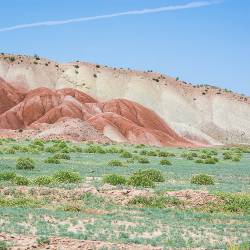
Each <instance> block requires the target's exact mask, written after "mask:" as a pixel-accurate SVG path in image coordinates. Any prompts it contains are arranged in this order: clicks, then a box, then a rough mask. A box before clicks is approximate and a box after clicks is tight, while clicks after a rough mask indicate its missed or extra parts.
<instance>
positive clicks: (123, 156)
mask: <svg viewBox="0 0 250 250" xmlns="http://www.w3.org/2000/svg"><path fill="white" fill-rule="evenodd" d="M120 156H121V157H122V158H132V157H133V155H132V154H131V153H130V152H128V151H124V152H122V153H121V154H120Z"/></svg>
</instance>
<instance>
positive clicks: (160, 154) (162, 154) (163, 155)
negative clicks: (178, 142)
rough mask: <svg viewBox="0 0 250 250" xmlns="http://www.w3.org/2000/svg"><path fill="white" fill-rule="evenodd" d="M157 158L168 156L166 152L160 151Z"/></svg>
mask: <svg viewBox="0 0 250 250" xmlns="http://www.w3.org/2000/svg"><path fill="white" fill-rule="evenodd" d="M158 156H159V157H168V156H169V153H168V152H164V151H160V152H159V153H158Z"/></svg>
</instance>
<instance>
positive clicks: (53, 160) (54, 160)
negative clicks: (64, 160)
mask: <svg viewBox="0 0 250 250" xmlns="http://www.w3.org/2000/svg"><path fill="white" fill-rule="evenodd" d="M44 163H47V164H60V163H61V162H60V160H59V159H57V158H55V157H48V159H46V160H45V161H44Z"/></svg>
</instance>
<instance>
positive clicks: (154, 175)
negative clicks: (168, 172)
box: [135, 169, 165, 182]
mask: <svg viewBox="0 0 250 250" xmlns="http://www.w3.org/2000/svg"><path fill="white" fill-rule="evenodd" d="M135 174H139V175H142V176H144V178H145V179H149V180H151V181H154V182H164V181H165V178H164V176H163V174H162V173H161V171H159V170H155V169H145V170H140V171H138V172H135Z"/></svg>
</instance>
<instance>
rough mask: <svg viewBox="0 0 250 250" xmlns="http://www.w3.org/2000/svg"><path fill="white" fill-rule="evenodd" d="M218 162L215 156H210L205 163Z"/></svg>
mask: <svg viewBox="0 0 250 250" xmlns="http://www.w3.org/2000/svg"><path fill="white" fill-rule="evenodd" d="M216 162H217V161H216V160H215V159H214V158H208V159H206V160H205V161H204V163H205V164H216Z"/></svg>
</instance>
